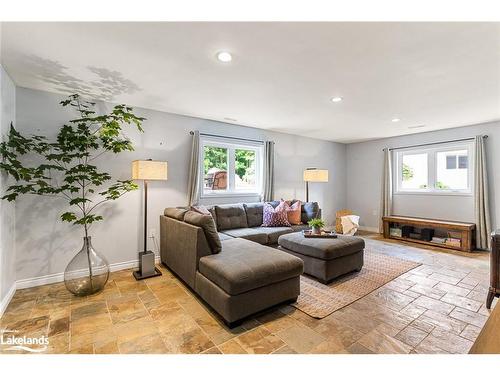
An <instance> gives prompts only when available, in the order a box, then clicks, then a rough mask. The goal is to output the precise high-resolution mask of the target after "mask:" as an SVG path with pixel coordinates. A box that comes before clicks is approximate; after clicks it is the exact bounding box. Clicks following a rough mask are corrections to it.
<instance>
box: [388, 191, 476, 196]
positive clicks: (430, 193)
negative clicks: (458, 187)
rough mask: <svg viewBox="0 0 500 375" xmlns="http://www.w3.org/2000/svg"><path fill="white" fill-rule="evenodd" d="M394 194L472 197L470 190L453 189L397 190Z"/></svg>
mask: <svg viewBox="0 0 500 375" xmlns="http://www.w3.org/2000/svg"><path fill="white" fill-rule="evenodd" d="M394 195H431V196H439V197H442V196H458V197H472V196H473V194H472V193H470V192H458V191H457V192H454V191H442V192H441V191H398V192H395V193H394Z"/></svg>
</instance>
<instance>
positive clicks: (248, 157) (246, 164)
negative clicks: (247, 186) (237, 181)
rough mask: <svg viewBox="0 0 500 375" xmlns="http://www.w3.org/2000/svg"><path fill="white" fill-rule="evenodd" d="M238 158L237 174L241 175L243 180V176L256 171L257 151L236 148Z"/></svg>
mask: <svg viewBox="0 0 500 375" xmlns="http://www.w3.org/2000/svg"><path fill="white" fill-rule="evenodd" d="M235 158H236V168H235V169H236V171H235V172H236V174H237V175H238V176H240V178H241V179H242V180H243V177H244V176H245V175H246V174H247V173H248V172H250V173H254V172H255V169H254V168H255V167H254V165H255V151H249V150H236V151H235Z"/></svg>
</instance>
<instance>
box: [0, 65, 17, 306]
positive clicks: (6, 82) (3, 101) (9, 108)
mask: <svg viewBox="0 0 500 375" xmlns="http://www.w3.org/2000/svg"><path fill="white" fill-rule="evenodd" d="M0 107H1V114H0V139H2V140H4V139H5V137H6V135H7V132H8V131H9V127H10V122H11V121H15V114H16V87H15V85H14V83H13V82H12V80H11V79H10V77H9V75H8V74H7V72H6V71H5V70H4V68H3V67H2V66H1V65H0ZM9 182H10V180H9V179H8V178H7V175H6V174H4V173H1V172H0V196H1V195H3V194H2V193H3V192H4V191H5V189H6V187H7V184H8V183H9ZM14 220H15V211H14V203H9V202H7V201H3V200H0V303H1V302H2V301H4V299H5V298H6V297H7V296H8V292H9V291H10V290H11V289H12V287H13V286H14V284H15V282H16V274H15V248H14V246H15V244H14V232H15V227H14V225H15V224H14ZM0 315H1V311H0Z"/></svg>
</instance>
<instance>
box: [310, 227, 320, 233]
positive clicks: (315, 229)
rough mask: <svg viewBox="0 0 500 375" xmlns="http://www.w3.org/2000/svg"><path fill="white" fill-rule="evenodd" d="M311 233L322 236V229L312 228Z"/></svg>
mask: <svg viewBox="0 0 500 375" xmlns="http://www.w3.org/2000/svg"><path fill="white" fill-rule="evenodd" d="M311 233H312V234H321V228H320V227H312V228H311Z"/></svg>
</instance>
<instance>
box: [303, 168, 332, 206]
mask: <svg viewBox="0 0 500 375" xmlns="http://www.w3.org/2000/svg"><path fill="white" fill-rule="evenodd" d="M304 181H305V183H306V202H309V182H328V169H318V168H307V169H306V170H305V171H304Z"/></svg>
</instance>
